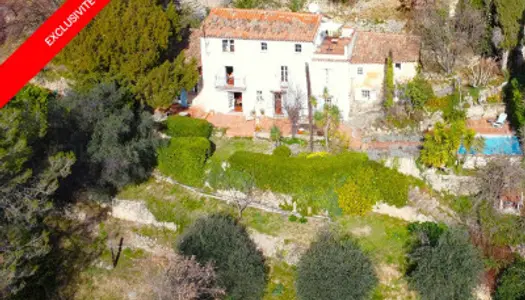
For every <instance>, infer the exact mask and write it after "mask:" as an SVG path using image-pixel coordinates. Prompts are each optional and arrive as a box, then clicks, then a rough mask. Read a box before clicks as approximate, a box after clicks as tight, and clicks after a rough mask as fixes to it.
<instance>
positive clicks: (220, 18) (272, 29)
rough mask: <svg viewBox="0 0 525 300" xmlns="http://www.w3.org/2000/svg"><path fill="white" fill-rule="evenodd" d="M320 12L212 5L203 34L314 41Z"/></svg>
mask: <svg viewBox="0 0 525 300" xmlns="http://www.w3.org/2000/svg"><path fill="white" fill-rule="evenodd" d="M320 24H321V15H316V14H310V13H293V12H282V11H265V10H249V9H234V8H214V9H212V10H211V12H210V14H209V15H208V17H207V18H206V20H205V21H204V24H203V31H204V34H205V36H208V37H218V38H234V39H250V40H252V39H253V40H277V41H297V42H313V40H314V39H315V35H316V34H317V31H318V29H319V25H320Z"/></svg>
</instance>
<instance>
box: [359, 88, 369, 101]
mask: <svg viewBox="0 0 525 300" xmlns="http://www.w3.org/2000/svg"><path fill="white" fill-rule="evenodd" d="M361 96H362V97H363V98H365V99H370V91H369V90H361Z"/></svg>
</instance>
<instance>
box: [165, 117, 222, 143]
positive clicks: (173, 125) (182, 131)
mask: <svg viewBox="0 0 525 300" xmlns="http://www.w3.org/2000/svg"><path fill="white" fill-rule="evenodd" d="M166 126H167V135H169V136H171V137H172V138H176V137H203V138H210V136H211V133H212V131H213V125H212V124H211V123H209V122H208V121H206V120H202V119H193V118H189V117H183V116H170V117H168V120H167V121H166Z"/></svg>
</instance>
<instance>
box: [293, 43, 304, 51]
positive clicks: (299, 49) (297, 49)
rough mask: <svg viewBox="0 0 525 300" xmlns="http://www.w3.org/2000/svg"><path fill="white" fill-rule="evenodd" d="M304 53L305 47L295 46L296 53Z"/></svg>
mask: <svg viewBox="0 0 525 300" xmlns="http://www.w3.org/2000/svg"><path fill="white" fill-rule="evenodd" d="M302 51H303V46H302V45H301V44H295V53H301V52H302Z"/></svg>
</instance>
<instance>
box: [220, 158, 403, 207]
mask: <svg viewBox="0 0 525 300" xmlns="http://www.w3.org/2000/svg"><path fill="white" fill-rule="evenodd" d="M229 163H230V167H231V168H233V169H236V170H239V171H244V172H248V173H249V174H253V175H254V177H255V184H256V185H257V187H258V188H260V189H263V190H271V191H273V192H277V193H284V194H289V195H292V196H295V197H297V198H298V199H297V200H298V204H299V205H301V206H305V205H310V206H312V207H313V208H314V209H316V208H323V209H329V211H330V212H331V213H338V210H339V206H338V200H337V193H336V190H337V189H338V188H339V187H341V186H342V185H344V184H345V182H347V180H349V179H352V180H353V182H354V184H355V185H356V189H358V190H359V191H363V193H366V194H365V195H366V197H369V196H368V194H369V195H373V197H372V199H371V201H374V200H384V201H385V202H386V203H389V204H392V205H396V206H403V205H405V203H406V201H407V198H408V190H409V188H410V185H411V184H412V183H413V180H412V179H411V178H410V177H408V176H405V175H403V174H400V173H398V172H397V171H395V170H390V169H388V168H386V167H384V166H382V165H381V164H379V163H377V162H374V161H369V160H368V159H367V156H366V154H362V153H356V152H344V153H341V154H338V155H327V156H315V157H310V156H304V155H302V156H294V157H279V156H274V155H266V154H261V153H253V152H244V151H239V152H236V153H234V154H233V155H232V156H231V157H230V158H229ZM385 176H388V177H389V178H384V177H385ZM360 177H363V178H362V179H359V178H360ZM365 178H366V179H365ZM379 183H380V184H379ZM378 187H379V188H378ZM364 191H367V192H364ZM378 191H379V195H377V193H378ZM301 201H303V203H301ZM372 205H373V204H372Z"/></svg>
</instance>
